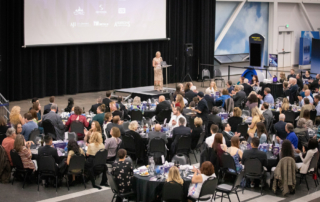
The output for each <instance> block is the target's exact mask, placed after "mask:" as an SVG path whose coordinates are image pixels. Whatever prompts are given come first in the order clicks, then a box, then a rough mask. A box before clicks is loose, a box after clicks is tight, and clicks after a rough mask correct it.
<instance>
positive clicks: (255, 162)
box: [242, 159, 264, 195]
mask: <svg viewBox="0 0 320 202" xmlns="http://www.w3.org/2000/svg"><path fill="white" fill-rule="evenodd" d="M244 178H245V179H259V180H260V182H261V195H262V188H263V178H264V170H263V167H262V165H261V162H260V161H259V159H248V160H246V162H245V163H244ZM243 190H244V187H243V188H242V193H243Z"/></svg>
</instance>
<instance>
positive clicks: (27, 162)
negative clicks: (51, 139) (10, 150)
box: [14, 135, 37, 171]
mask: <svg viewBox="0 0 320 202" xmlns="http://www.w3.org/2000/svg"><path fill="white" fill-rule="evenodd" d="M31 144H32V143H31V141H28V142H26V141H25V140H24V137H23V135H17V136H16V139H15V141H14V150H15V151H16V152H17V153H18V154H19V156H20V158H21V161H22V164H23V168H25V169H30V170H32V171H36V167H37V166H36V165H37V161H35V160H34V161H33V160H31V158H32V153H31V150H30V147H31Z"/></svg>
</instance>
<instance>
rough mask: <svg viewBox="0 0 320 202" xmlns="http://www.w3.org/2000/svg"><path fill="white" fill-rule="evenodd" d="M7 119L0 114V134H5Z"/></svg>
mask: <svg viewBox="0 0 320 202" xmlns="http://www.w3.org/2000/svg"><path fill="white" fill-rule="evenodd" d="M8 128H9V127H8V126H7V121H6V120H5V119H4V117H3V116H0V134H5V133H6V132H7V130H8Z"/></svg>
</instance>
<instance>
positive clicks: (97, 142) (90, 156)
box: [85, 132, 106, 189]
mask: <svg viewBox="0 0 320 202" xmlns="http://www.w3.org/2000/svg"><path fill="white" fill-rule="evenodd" d="M87 146H88V149H87V153H86V155H87V160H86V164H85V170H87V171H88V174H89V178H90V181H91V183H92V187H93V188H98V189H101V187H99V186H97V185H96V183H95V179H94V172H93V160H94V158H95V156H96V154H97V152H98V151H100V150H104V145H103V143H102V137H101V134H100V133H98V132H93V133H92V134H91V136H90V140H89V144H87ZM105 175H106V174H105V172H103V175H102V181H103V182H104V183H102V182H101V184H100V185H104V184H105V182H106V176H105Z"/></svg>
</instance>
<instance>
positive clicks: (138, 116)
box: [131, 110, 142, 122]
mask: <svg viewBox="0 0 320 202" xmlns="http://www.w3.org/2000/svg"><path fill="white" fill-rule="evenodd" d="M141 120H142V112H141V111H140V110H132V111H131V121H138V122H141Z"/></svg>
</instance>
